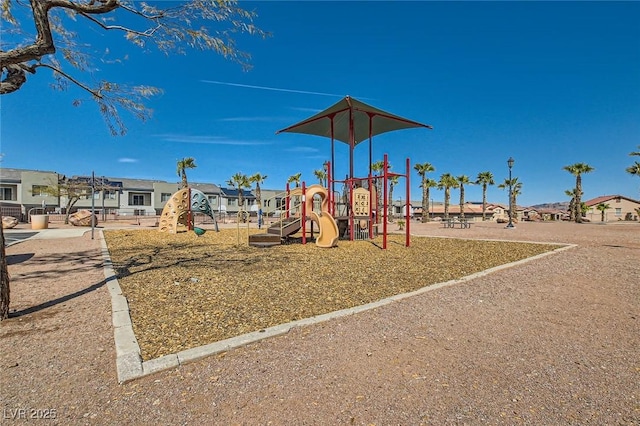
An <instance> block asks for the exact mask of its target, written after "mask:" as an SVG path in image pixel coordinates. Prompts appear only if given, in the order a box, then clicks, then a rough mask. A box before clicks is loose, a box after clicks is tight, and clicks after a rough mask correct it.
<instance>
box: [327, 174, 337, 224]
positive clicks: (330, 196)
mask: <svg viewBox="0 0 640 426" xmlns="http://www.w3.org/2000/svg"><path fill="white" fill-rule="evenodd" d="M332 187H333V179H332V178H331V161H327V192H328V193H329V197H327V198H328V199H329V200H328V201H329V209H328V210H329V213H331V216H335V214H334V213H335V207H334V206H333V190H332V189H331V188H332Z"/></svg>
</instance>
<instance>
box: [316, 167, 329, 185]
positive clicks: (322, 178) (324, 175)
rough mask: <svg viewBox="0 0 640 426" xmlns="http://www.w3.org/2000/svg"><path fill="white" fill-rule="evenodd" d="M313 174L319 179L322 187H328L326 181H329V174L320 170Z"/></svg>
mask: <svg viewBox="0 0 640 426" xmlns="http://www.w3.org/2000/svg"><path fill="white" fill-rule="evenodd" d="M313 174H314V175H315V176H316V178H318V182H319V183H320V185H325V186H326V185H327V184H326V181H327V172H326V171H324V170H322V169H318V170H314V171H313Z"/></svg>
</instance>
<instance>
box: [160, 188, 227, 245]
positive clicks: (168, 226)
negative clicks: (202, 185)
mask: <svg viewBox="0 0 640 426" xmlns="http://www.w3.org/2000/svg"><path fill="white" fill-rule="evenodd" d="M193 212H199V213H204V214H206V215H207V216H209V217H211V218H212V219H213V223H214V224H215V230H216V232H218V222H217V220H216V217H215V214H214V213H213V209H211V205H210V204H209V200H207V197H206V195H204V193H203V192H202V191H200V190H198V189H192V188H184V189H181V190H179V191H178V192H176V193H174V194H173V195H172V196H171V198H169V201H167V204H165V206H164V208H163V209H162V214H161V215H160V224H159V230H160V232H167V233H170V234H176V233H178V232H182V231H194V232H195V233H196V235H198V236H200V235H202V234H204V233H205V230H204V229H202V228H195V227H194V226H193Z"/></svg>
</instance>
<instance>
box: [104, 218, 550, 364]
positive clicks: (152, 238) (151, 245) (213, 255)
mask: <svg viewBox="0 0 640 426" xmlns="http://www.w3.org/2000/svg"><path fill="white" fill-rule="evenodd" d="M247 232H257V230H249V231H247V230H241V231H240V233H241V235H240V241H241V244H240V245H238V233H237V231H236V230H233V229H223V230H221V231H220V232H214V231H212V230H211V231H208V232H207V233H206V234H204V235H203V236H200V237H198V236H197V235H195V233H194V232H183V233H178V234H166V233H161V232H158V231H157V230H113V231H105V232H104V236H105V239H106V241H107V245H108V248H109V253H110V256H111V260H112V262H113V265H114V269H115V271H116V273H117V276H118V281H119V283H120V286H121V288H122V291H123V293H124V295H125V296H126V297H127V300H128V302H129V307H130V311H131V319H132V323H133V328H134V332H135V334H136V337H137V339H138V342H139V344H140V349H141V352H142V357H143V359H144V360H149V359H153V358H157V357H160V356H163V355H167V354H171V353H176V352H179V351H182V350H185V349H189V348H193V347H197V346H200V345H205V344H209V343H212V342H216V341H219V340H223V339H226V338H229V337H233V336H237V335H240V334H243V333H247V332H252V331H256V330H260V329H264V328H267V327H271V326H274V325H277V324H283V323H287V322H290V321H294V320H298V319H302V318H308V317H312V316H315V315H320V314H324V313H327V312H332V311H336V310H340V309H345V308H350V307H354V306H358V305H363V304H366V303H369V302H373V301H377V300H380V299H383V298H386V297H389V296H392V295H396V294H401V293H406V292H410V291H413V290H417V289H419V288H422V287H425V286H428V285H432V284H434V283H439V282H443V281H449V280H452V279H457V278H461V277H463V276H466V275H469V274H472V273H475V272H479V271H483V270H486V269H489V268H492V267H495V266H498V265H501V264H505V263H509V262H514V261H517V260H520V259H524V258H527V257H531V256H535V255H537V254H540V253H544V252H548V251H551V250H554V249H557V248H558V246H557V245H550V244H533V243H519V242H502V241H481V240H461V239H451V238H427V237H412V240H411V246H410V247H408V248H407V247H404V236H400V235H391V236H389V241H388V248H387V250H382V248H381V247H382V238H381V237H378V238H376V239H375V240H374V241H355V242H351V241H340V242H339V245H338V247H335V248H332V249H323V248H318V247H317V246H316V245H315V244H313V243H308V244H306V245H302V244H288V245H281V246H276V247H272V248H255V247H249V246H247V245H246V237H247V236H246V234H247Z"/></svg>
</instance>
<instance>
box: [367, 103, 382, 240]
mask: <svg viewBox="0 0 640 426" xmlns="http://www.w3.org/2000/svg"><path fill="white" fill-rule="evenodd" d="M368 115H369V239H373V214H372V213H373V211H375V212H376V221H375V222H376V223H378V220H379V219H380V218H379V217H378V191H376V197H375V200H373V203H375V208H373V210H372V207H373V203H372V202H371V198H372V197H371V195H373V190H372V188H373V187H372V184H373V181H372V180H371V172H372V168H373V157H372V155H373V153H372V151H373V150H372V149H371V147H372V139H373V116H372V115H371V114H368Z"/></svg>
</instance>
